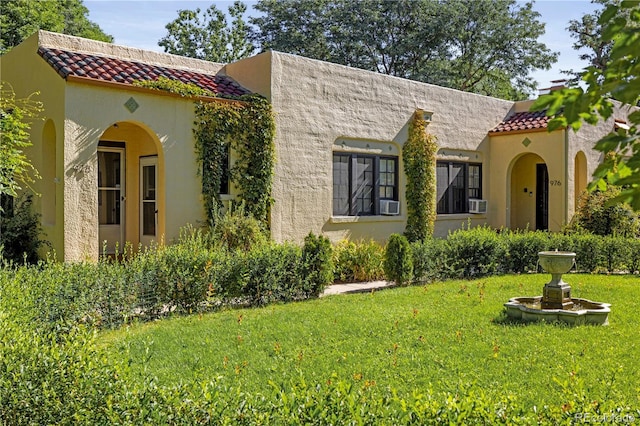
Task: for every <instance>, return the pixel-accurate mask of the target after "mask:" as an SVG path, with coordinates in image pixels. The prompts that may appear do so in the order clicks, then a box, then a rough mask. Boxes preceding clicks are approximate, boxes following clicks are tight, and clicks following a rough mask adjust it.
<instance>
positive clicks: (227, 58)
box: [158, 1, 255, 63]
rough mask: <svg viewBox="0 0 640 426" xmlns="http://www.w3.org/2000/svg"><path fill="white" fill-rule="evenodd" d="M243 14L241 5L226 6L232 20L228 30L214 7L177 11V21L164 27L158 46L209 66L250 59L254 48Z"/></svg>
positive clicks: (224, 18)
mask: <svg viewBox="0 0 640 426" xmlns="http://www.w3.org/2000/svg"><path fill="white" fill-rule="evenodd" d="M246 10H247V7H246V6H245V5H244V3H242V2H240V1H235V2H234V3H233V5H231V6H229V9H228V13H229V16H230V17H231V18H232V19H233V21H232V23H231V25H230V26H229V24H228V23H227V18H226V16H225V14H224V13H223V12H222V11H220V10H219V9H218V8H217V7H216V6H215V4H212V5H211V6H209V8H207V10H206V11H203V12H201V11H200V8H196V10H184V9H182V10H179V11H178V17H177V18H176V19H175V20H173V21H172V22H170V23H168V24H167V25H166V26H165V28H166V29H167V35H165V36H164V37H163V38H162V39H161V40H160V41H159V42H158V45H159V46H161V47H163V48H164V51H165V52H166V53H171V54H174V55H180V56H188V57H191V58H197V59H203V60H205V61H212V62H222V63H227V62H233V61H236V60H238V59H242V58H246V57H249V56H251V54H252V53H253V51H254V50H255V48H254V46H253V44H252V43H251V41H250V40H249V34H250V29H249V27H248V25H247V24H246V22H245V21H244V19H243V15H244V13H245V12H246Z"/></svg>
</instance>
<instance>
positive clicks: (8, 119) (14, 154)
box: [0, 82, 42, 197]
mask: <svg viewBox="0 0 640 426" xmlns="http://www.w3.org/2000/svg"><path fill="white" fill-rule="evenodd" d="M34 95H35V94H34ZM34 95H31V96H29V97H28V98H25V99H16V95H15V93H14V91H13V88H12V87H11V85H9V84H8V83H5V82H0V131H1V132H0V140H1V141H2V143H1V144H0V196H1V195H9V196H12V197H15V196H16V195H17V193H18V191H19V190H20V189H22V186H21V185H25V184H26V185H28V184H29V183H31V182H33V179H34V177H37V176H38V172H37V171H36V170H35V169H34V168H33V165H32V164H31V162H29V159H28V158H27V156H26V155H25V153H24V149H25V148H28V147H29V146H31V141H30V140H29V129H30V124H29V121H30V120H33V119H35V118H36V117H38V115H39V114H40V112H41V111H42V104H41V103H40V102H37V101H35V100H33V99H32V97H33V96H34Z"/></svg>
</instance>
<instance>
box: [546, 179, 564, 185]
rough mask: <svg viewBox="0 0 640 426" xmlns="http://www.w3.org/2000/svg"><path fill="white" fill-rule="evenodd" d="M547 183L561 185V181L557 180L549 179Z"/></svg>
mask: <svg viewBox="0 0 640 426" xmlns="http://www.w3.org/2000/svg"><path fill="white" fill-rule="evenodd" d="M549 185H551V186H562V182H561V181H559V180H550V181H549Z"/></svg>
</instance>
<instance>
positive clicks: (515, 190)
mask: <svg viewBox="0 0 640 426" xmlns="http://www.w3.org/2000/svg"><path fill="white" fill-rule="evenodd" d="M510 183H511V206H510V211H511V216H510V226H511V228H512V229H541V230H544V229H548V227H549V172H548V170H547V165H546V164H545V162H544V160H543V159H542V158H541V157H540V156H539V155H536V154H530V153H529V154H524V155H522V156H521V157H518V158H517V159H516V160H514V162H513V164H512V166H511V182H510Z"/></svg>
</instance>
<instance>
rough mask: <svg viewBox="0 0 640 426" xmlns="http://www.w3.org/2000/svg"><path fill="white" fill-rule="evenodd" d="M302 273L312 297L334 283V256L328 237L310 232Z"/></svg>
mask: <svg viewBox="0 0 640 426" xmlns="http://www.w3.org/2000/svg"><path fill="white" fill-rule="evenodd" d="M301 273H302V279H303V280H304V282H305V288H306V291H308V292H309V294H310V295H314V296H318V295H319V294H320V293H322V291H323V290H324V288H325V287H326V286H327V285H329V284H331V283H332V282H333V256H332V249H331V242H329V239H328V238H327V237H323V236H321V235H319V236H316V235H314V234H313V233H311V232H310V233H309V235H307V236H306V237H305V238H304V246H303V247H302V271H301Z"/></svg>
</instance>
